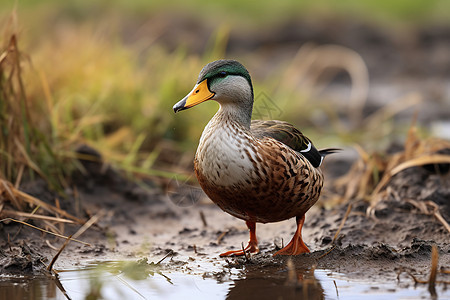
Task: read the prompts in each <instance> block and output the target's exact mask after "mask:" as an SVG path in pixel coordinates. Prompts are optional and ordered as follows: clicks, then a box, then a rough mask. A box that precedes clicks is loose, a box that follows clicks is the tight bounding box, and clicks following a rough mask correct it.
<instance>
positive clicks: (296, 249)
mask: <svg viewBox="0 0 450 300" xmlns="http://www.w3.org/2000/svg"><path fill="white" fill-rule="evenodd" d="M304 223H305V216H304V215H303V216H302V217H301V218H298V217H297V230H296V231H295V234H294V236H293V237H292V240H291V241H290V242H289V244H287V245H286V247H284V248H283V249H281V250H278V251H277V252H275V254H274V255H273V256H276V255H299V254H302V253H309V252H310V251H309V249H308V247H306V245H305V243H304V242H303V239H302V227H303V224H304Z"/></svg>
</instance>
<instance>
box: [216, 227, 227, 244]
mask: <svg viewBox="0 0 450 300" xmlns="http://www.w3.org/2000/svg"><path fill="white" fill-rule="evenodd" d="M227 233H228V230H227V231H224V232H222V233H221V234H220V235H219V237H218V238H217V244H220V243H221V242H222V240H223V238H224V237H225V236H226V235H227Z"/></svg>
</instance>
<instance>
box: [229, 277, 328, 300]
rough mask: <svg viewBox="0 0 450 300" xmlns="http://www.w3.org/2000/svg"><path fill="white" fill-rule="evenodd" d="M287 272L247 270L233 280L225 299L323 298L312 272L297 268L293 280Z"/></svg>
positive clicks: (318, 283) (321, 290)
mask: <svg viewBox="0 0 450 300" xmlns="http://www.w3.org/2000/svg"><path fill="white" fill-rule="evenodd" d="M301 271H303V272H304V270H301ZM287 273H288V271H287V270H285V271H282V272H276V273H272V272H266V271H265V272H258V271H256V272H252V271H251V272H248V273H247V277H246V278H245V279H240V280H236V281H235V283H234V286H233V287H232V288H231V289H230V291H229V292H228V295H227V299H311V300H316V299H317V300H319V299H325V296H324V290H323V288H322V285H321V284H320V282H319V281H318V280H317V279H316V278H315V277H314V275H313V273H310V272H309V271H306V272H304V273H301V272H298V270H297V274H296V278H295V280H289V278H288V275H287Z"/></svg>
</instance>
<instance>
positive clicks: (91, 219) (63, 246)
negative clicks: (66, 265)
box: [47, 210, 105, 272]
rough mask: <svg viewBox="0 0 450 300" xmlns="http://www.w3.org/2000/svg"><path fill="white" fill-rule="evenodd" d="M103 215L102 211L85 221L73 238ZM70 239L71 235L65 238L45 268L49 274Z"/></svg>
mask: <svg viewBox="0 0 450 300" xmlns="http://www.w3.org/2000/svg"><path fill="white" fill-rule="evenodd" d="M104 213H105V212H104V210H101V211H100V212H99V213H98V214H96V215H95V216H93V217H92V218H90V219H89V221H87V222H86V223H85V224H84V225H83V226H81V227H80V229H78V231H77V232H75V234H73V237H74V238H77V237H79V236H80V235H82V234H83V233H84V232H85V231H86V230H87V229H88V228H89V227H91V226H92V224H94V223H95V222H97V221H98V219H99V218H100V217H101V216H103V215H104ZM71 238H72V235H71V236H69V237H68V238H67V240H66V241H65V242H64V244H63V245H62V246H61V248H60V249H59V251H58V253H56V255H55V256H54V257H53V259H52V261H51V262H50V264H49V265H48V267H47V270H49V271H50V272H51V271H52V268H53V264H54V263H55V262H56V260H57V259H58V257H59V255H60V254H61V253H62V251H63V250H64V248H66V246H67V245H68V244H69V242H70V240H71Z"/></svg>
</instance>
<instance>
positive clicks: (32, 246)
mask: <svg viewBox="0 0 450 300" xmlns="http://www.w3.org/2000/svg"><path fill="white" fill-rule="evenodd" d="M333 165H336V166H341V165H342V162H339V161H338V160H330V161H329V163H328V167H327V168H326V170H327V169H328V170H331V171H332V168H333ZM93 170H97V171H95V172H94V173H89V174H90V175H89V176H87V177H80V178H78V183H77V185H76V190H77V199H78V201H73V199H72V201H70V200H71V199H67V201H64V203H72V205H68V206H67V207H66V209H67V210H68V211H70V212H72V213H74V214H76V211H77V209H78V210H79V215H80V216H81V217H84V218H87V217H88V216H91V215H94V214H96V213H99V212H100V211H102V218H101V219H100V221H99V222H98V226H93V227H91V228H90V229H89V230H88V231H87V232H85V233H84V234H83V235H82V236H81V237H80V239H81V240H82V241H84V242H87V243H90V244H91V245H90V246H86V245H80V244H77V243H75V242H71V243H70V244H69V245H68V247H66V249H64V251H63V252H62V254H61V256H60V257H59V258H58V260H57V263H56V264H55V267H54V268H55V269H68V268H73V267H75V266H77V265H83V264H85V263H86V262H87V261H92V260H121V259H132V260H138V259H141V258H145V257H147V258H148V259H149V261H154V262H156V261H158V260H160V259H161V258H162V257H164V256H165V255H166V254H167V253H171V254H170V258H167V259H166V261H165V263H164V268H166V270H171V269H172V270H179V269H180V268H181V269H183V270H185V271H186V272H188V273H192V274H196V273H197V274H198V273H199V272H201V273H203V276H205V277H210V278H214V279H217V280H218V281H219V282H220V281H227V280H230V270H231V269H237V270H241V271H242V272H241V273H240V274H241V275H240V276H242V278H252V276H253V277H254V278H259V279H261V277H263V278H266V279H267V278H272V279H273V280H275V281H280V282H286V280H288V277H289V267H288V261H289V260H291V261H292V262H293V266H294V269H295V270H296V271H295V272H298V273H299V274H300V273H301V274H303V273H304V272H305V270H311V269H314V268H319V269H327V270H330V271H333V272H339V273H344V274H346V275H347V276H348V277H349V278H355V279H370V280H374V281H386V280H397V279H398V278H402V280H403V281H406V282H408V283H409V284H411V285H413V284H414V281H413V279H412V278H411V277H409V276H410V275H408V274H413V275H414V276H416V277H417V278H419V279H420V280H427V278H428V275H429V272H430V260H431V249H432V246H433V245H436V246H437V248H438V250H439V266H440V267H443V268H446V269H448V268H449V267H450V244H449V232H448V231H446V229H445V228H444V227H443V226H442V224H441V223H439V222H438V221H437V220H436V219H435V218H434V217H433V216H431V215H426V214H424V213H423V212H421V211H419V210H418V209H417V208H416V207H415V206H414V205H412V204H411V203H409V202H407V201H405V199H409V198H411V197H413V196H414V197H415V198H414V199H415V200H416V201H429V200H431V201H436V203H437V204H439V206H440V209H441V213H442V214H443V215H444V216H445V217H446V218H448V212H449V203H448V201H444V202H442V199H448V198H449V196H450V188H449V186H450V179H449V176H446V177H445V176H442V175H437V174H433V173H430V172H429V171H428V170H426V169H424V168H414V169H410V170H406V171H404V172H402V173H400V174H399V175H397V176H398V177H397V178H393V180H392V181H391V183H390V186H391V187H395V188H396V190H397V191H400V194H401V197H400V198H398V197H386V199H383V200H382V201H381V202H380V203H379V204H378V205H377V206H376V209H375V214H373V215H372V216H369V215H368V214H367V213H366V212H367V209H368V207H369V204H368V203H367V202H364V201H362V200H361V201H355V202H354V203H353V208H352V210H351V213H350V215H349V217H348V219H347V220H346V222H345V224H344V226H343V228H342V231H341V233H340V235H339V237H338V238H337V240H336V241H335V242H332V241H333V237H334V235H335V233H336V232H337V229H338V227H339V225H340V224H341V221H342V218H343V217H344V215H345V212H346V210H347V207H348V203H345V204H338V205H335V206H334V208H333V209H329V210H327V209H325V208H323V207H321V205H320V203H319V204H318V205H316V207H314V208H313V209H311V211H310V212H308V213H307V217H306V223H305V226H304V230H303V236H304V240H305V242H306V244H307V245H308V246H309V247H310V249H311V253H309V254H304V255H299V256H296V257H292V258H288V257H273V256H272V254H273V253H274V252H275V251H276V250H277V249H280V247H281V246H282V245H283V244H286V243H287V242H288V241H289V240H290V238H291V237H292V235H293V233H294V231H295V220H287V221H283V222H279V223H273V224H258V225H257V236H258V239H259V244H260V249H261V253H260V254H257V255H254V256H252V257H247V258H245V257H239V258H220V257H219V256H218V255H219V253H221V252H223V251H225V250H230V249H239V248H241V247H242V244H244V245H245V243H246V241H247V239H248V233H247V229H246V227H245V224H244V222H243V221H241V220H238V219H235V218H233V217H231V216H229V215H227V214H226V213H224V212H222V211H221V210H220V209H219V208H218V207H216V206H215V205H214V204H212V203H211V202H210V201H209V200H208V199H207V198H206V196H205V195H204V194H203V193H202V191H201V190H200V189H199V188H198V187H196V186H191V185H184V184H181V185H176V186H175V188H174V187H171V189H170V192H168V191H165V190H162V189H161V188H160V187H158V186H157V185H156V184H153V186H151V185H147V187H146V188H143V187H142V186H141V185H138V184H136V183H133V182H131V181H128V180H126V179H124V177H123V176H121V175H120V174H119V173H118V172H115V171H114V170H113V169H111V168H103V169H102V170H104V171H103V172H102V173H99V171H98V170H99V169H95V168H93ZM328 173H330V174H331V173H332V172H328ZM330 176H332V175H330ZM418 180H420V181H422V182H423V184H422V185H421V186H422V188H421V189H418V188H417V185H416V184H414V182H415V181H418ZM331 181H332V180H330V182H331ZM437 183H438V184H437ZM424 186H425V187H427V188H424ZM326 187H327V188H328V189H329V186H326ZM23 189H24V190H27V191H28V192H29V193H31V194H33V195H35V196H38V197H40V198H41V199H43V200H48V201H49V200H50V199H54V197H55V194H53V193H51V192H49V191H48V189H47V188H46V185H45V184H44V183H43V182H41V181H36V182H33V183H30V184H28V185H26V186H24V187H23ZM425 189H427V191H428V192H426V193H425V192H424V191H425ZM329 192H330V191H328V193H329ZM398 199H401V200H400V201H399V200H398ZM49 202H51V201H49ZM73 203H78V206H79V207H78V208H77V207H74V205H73ZM29 222H30V223H33V222H32V221H29ZM41 226H42V224H41ZM79 227H80V226H74V225H71V226H68V225H66V227H65V234H71V233H73V232H75V231H76V230H77V229H78V228H79ZM0 230H1V235H2V236H3V238H2V242H1V250H0V266H1V273H2V274H14V275H18V274H22V275H23V274H27V275H30V274H35V275H38V274H44V273H46V272H45V266H46V265H48V263H49V261H50V260H51V259H52V257H53V256H54V255H55V254H56V252H57V251H56V250H54V249H52V248H51V245H53V246H54V247H56V248H59V247H60V246H61V245H62V244H63V243H64V240H63V239H60V238H55V237H53V236H50V235H48V234H41V233H40V232H38V231H36V230H34V229H31V228H28V227H23V226H22V225H20V224H16V223H14V222H11V223H9V224H5V223H3V224H2V225H1V227H0ZM205 270H206V271H205ZM302 276H303V275H302ZM399 276H400V277H399ZM440 276H445V275H443V274H442V275H440ZM444 279H445V278H444ZM444 279H442V278H441V280H444ZM447 281H448V278H447ZM246 285H247V283H246Z"/></svg>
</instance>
